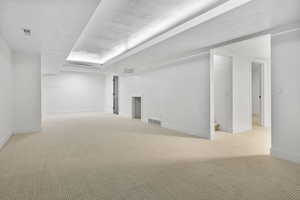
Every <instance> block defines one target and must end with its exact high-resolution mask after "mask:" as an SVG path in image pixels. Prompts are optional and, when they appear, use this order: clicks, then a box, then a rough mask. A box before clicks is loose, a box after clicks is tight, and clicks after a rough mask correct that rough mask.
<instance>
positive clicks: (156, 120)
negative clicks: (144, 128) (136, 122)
mask: <svg viewBox="0 0 300 200" xmlns="http://www.w3.org/2000/svg"><path fill="white" fill-rule="evenodd" d="M148 123H149V124H154V125H158V126H161V121H160V120H158V119H148Z"/></svg>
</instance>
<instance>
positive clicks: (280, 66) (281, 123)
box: [271, 31, 300, 162]
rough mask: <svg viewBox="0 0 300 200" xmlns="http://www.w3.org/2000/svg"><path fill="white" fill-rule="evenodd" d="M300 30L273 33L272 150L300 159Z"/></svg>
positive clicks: (289, 157)
mask: <svg viewBox="0 0 300 200" xmlns="http://www.w3.org/2000/svg"><path fill="white" fill-rule="evenodd" d="M299 52H300V31H295V32H290V33H286V34H282V35H277V36H272V150H271V153H272V154H273V155H275V156H277V157H280V158H283V159H287V160H292V161H296V162H300V145H299V141H300V123H299V122H300V120H299V119H300V118H299V116H300V78H299V74H300V68H299V66H300V59H299Z"/></svg>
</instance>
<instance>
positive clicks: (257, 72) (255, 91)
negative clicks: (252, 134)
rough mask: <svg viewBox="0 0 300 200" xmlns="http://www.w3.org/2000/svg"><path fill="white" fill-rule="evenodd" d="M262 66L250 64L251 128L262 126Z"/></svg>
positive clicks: (260, 64) (256, 63)
mask: <svg viewBox="0 0 300 200" xmlns="http://www.w3.org/2000/svg"><path fill="white" fill-rule="evenodd" d="M262 70H263V64H262V63H258V62H253V63H252V123H253V126H262V125H263V123H262V119H263V116H262V108H263V105H262V99H263V81H262V80H263V73H262V72H263V71H262Z"/></svg>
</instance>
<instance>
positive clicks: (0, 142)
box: [0, 134, 12, 151]
mask: <svg viewBox="0 0 300 200" xmlns="http://www.w3.org/2000/svg"><path fill="white" fill-rule="evenodd" d="M11 136H12V134H9V135H7V136H5V137H3V138H2V139H1V140H0V151H1V149H2V148H3V147H4V146H5V144H6V143H7V142H8V140H9V139H10V137H11Z"/></svg>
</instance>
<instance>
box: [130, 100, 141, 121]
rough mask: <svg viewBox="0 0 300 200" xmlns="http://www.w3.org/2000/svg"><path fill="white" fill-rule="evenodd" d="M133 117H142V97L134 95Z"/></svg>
mask: <svg viewBox="0 0 300 200" xmlns="http://www.w3.org/2000/svg"><path fill="white" fill-rule="evenodd" d="M132 118H133V119H142V97H132Z"/></svg>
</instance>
